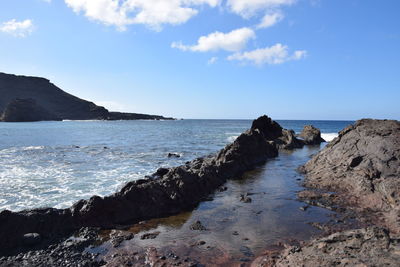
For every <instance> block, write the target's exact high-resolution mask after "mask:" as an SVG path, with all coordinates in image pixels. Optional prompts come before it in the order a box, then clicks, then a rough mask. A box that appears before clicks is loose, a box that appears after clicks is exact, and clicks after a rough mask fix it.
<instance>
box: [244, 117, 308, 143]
mask: <svg viewBox="0 0 400 267" xmlns="http://www.w3.org/2000/svg"><path fill="white" fill-rule="evenodd" d="M251 129H252V130H254V129H257V130H259V131H260V133H261V134H263V135H264V137H265V139H267V140H270V141H274V142H275V144H276V145H277V147H278V148H279V149H295V148H302V147H303V146H304V142H303V141H302V140H299V139H297V138H296V136H295V133H294V131H293V130H287V129H283V128H282V127H281V126H280V125H279V124H278V123H277V122H275V121H273V120H271V118H269V117H268V116H266V115H264V116H261V117H259V118H258V119H256V120H254V121H253V124H252V125H251Z"/></svg>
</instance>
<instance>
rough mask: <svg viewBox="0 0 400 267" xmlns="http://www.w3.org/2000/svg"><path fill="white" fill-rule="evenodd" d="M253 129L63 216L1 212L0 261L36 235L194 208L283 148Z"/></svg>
mask: <svg viewBox="0 0 400 267" xmlns="http://www.w3.org/2000/svg"><path fill="white" fill-rule="evenodd" d="M254 125H256V126H255V127H253V128H252V129H250V130H248V131H246V132H244V133H243V134H241V135H240V136H239V137H238V138H237V139H236V140H235V141H234V142H233V143H232V144H229V145H227V146H226V147H225V148H224V149H222V150H221V151H220V152H219V153H218V154H216V155H215V156H209V157H205V158H198V159H195V160H193V161H191V162H188V163H187V164H185V165H182V166H179V167H174V168H170V169H166V168H162V169H159V170H158V171H157V172H155V173H154V174H153V175H151V176H150V178H149V179H142V180H137V181H134V182H129V183H127V184H126V185H125V186H124V187H123V188H122V189H121V191H119V192H117V193H115V194H113V195H110V196H107V197H104V198H102V197H99V196H93V197H91V198H90V199H89V200H80V201H78V202H77V203H75V204H74V205H73V206H72V207H71V208H69V209H63V210H59V209H35V210H27V211H22V212H17V213H15V212H10V211H3V212H1V213H0V229H2V231H1V232H0V248H1V249H0V255H2V254H3V255H6V254H10V253H15V250H20V249H22V248H24V238H23V237H24V235H25V234H27V233H37V234H39V235H40V236H41V240H42V243H45V242H51V240H54V239H57V238H59V237H60V236H64V235H66V234H68V233H71V232H72V231H74V230H77V229H79V228H81V227H102V228H111V227H115V226H118V225H122V224H129V223H135V222H138V221H141V220H145V219H150V218H156V217H163V216H167V215H172V214H176V213H179V212H181V211H184V210H190V209H192V208H194V207H195V206H196V205H197V204H198V203H199V202H200V201H201V200H203V199H204V198H205V197H207V195H209V194H210V193H212V192H214V191H215V190H216V189H217V188H219V187H220V186H221V185H223V184H224V183H225V182H226V181H227V180H228V179H238V178H240V177H241V176H242V174H243V173H244V172H245V171H248V170H251V169H254V168H255V167H256V166H257V165H259V164H262V163H264V162H265V161H266V160H267V159H269V158H273V157H276V156H278V147H279V146H281V145H283V146H285V145H287V144H285V143H284V140H285V139H284V138H282V137H284V134H283V133H282V131H284V130H282V128H281V127H280V126H279V124H277V123H276V122H274V121H272V120H271V119H270V118H268V117H267V116H263V117H260V118H259V119H257V120H256V121H255V122H254V123H253V126H254ZM273 138H278V139H279V138H281V139H279V140H278V139H275V140H271V139H273ZM278 141H279V142H278ZM292 141H293V140H292Z"/></svg>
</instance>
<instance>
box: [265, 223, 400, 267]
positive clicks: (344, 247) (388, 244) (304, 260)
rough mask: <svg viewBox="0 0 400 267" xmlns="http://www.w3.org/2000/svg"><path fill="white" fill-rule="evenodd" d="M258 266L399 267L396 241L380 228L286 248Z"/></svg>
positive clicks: (397, 242) (348, 232) (399, 254)
mask: <svg viewBox="0 0 400 267" xmlns="http://www.w3.org/2000/svg"><path fill="white" fill-rule="evenodd" d="M268 261H269V259H267V258H266V259H264V261H262V260H261V261H260V260H259V264H258V266H270V265H273V266H309V267H313V266H315V267H317V266H318V267H319V266H399V262H400V246H399V240H394V239H391V238H390V236H389V234H388V232H387V231H386V230H384V229H382V228H377V227H370V228H366V229H357V230H349V231H345V232H339V233H335V234H332V235H330V236H328V237H324V238H320V239H315V240H313V241H311V242H309V243H308V244H307V245H305V246H292V247H289V248H287V249H286V250H285V251H284V252H283V253H282V255H281V256H280V257H279V258H278V259H277V260H275V264H271V263H270V262H269V263H268V264H263V262H264V263H267V262H268Z"/></svg>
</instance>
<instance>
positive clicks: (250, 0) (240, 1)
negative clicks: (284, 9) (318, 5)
mask: <svg viewBox="0 0 400 267" xmlns="http://www.w3.org/2000/svg"><path fill="white" fill-rule="evenodd" d="M296 1H297V0H228V1H227V6H228V7H229V8H230V10H231V11H232V12H234V13H236V14H239V15H241V16H242V17H245V18H248V17H251V16H253V15H255V14H256V13H257V12H259V11H264V10H273V9H277V8H279V7H281V6H285V5H291V4H294V3H295V2H296Z"/></svg>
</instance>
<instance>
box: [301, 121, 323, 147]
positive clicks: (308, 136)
mask: <svg viewBox="0 0 400 267" xmlns="http://www.w3.org/2000/svg"><path fill="white" fill-rule="evenodd" d="M299 136H300V137H301V138H303V141H304V143H305V144H306V145H319V144H321V143H323V142H325V140H324V139H323V138H322V137H321V131H320V130H319V129H317V128H315V127H314V126H312V125H306V126H304V128H303V131H302V132H301V133H300V135H299Z"/></svg>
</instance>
